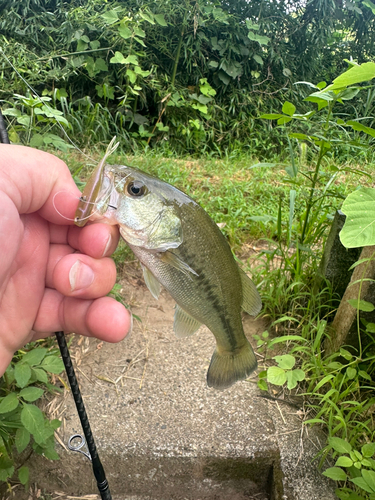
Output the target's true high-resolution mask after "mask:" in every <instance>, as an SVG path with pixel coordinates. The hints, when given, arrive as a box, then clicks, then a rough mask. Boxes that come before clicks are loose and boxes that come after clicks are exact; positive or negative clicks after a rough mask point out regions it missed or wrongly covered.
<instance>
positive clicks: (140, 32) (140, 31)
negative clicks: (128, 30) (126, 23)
mask: <svg viewBox="0 0 375 500" xmlns="http://www.w3.org/2000/svg"><path fill="white" fill-rule="evenodd" d="M133 29H134V33H135V34H136V35H137V36H140V37H141V38H144V37H145V36H146V32H145V31H143V29H142V28H139V27H138V26H134V28H133Z"/></svg>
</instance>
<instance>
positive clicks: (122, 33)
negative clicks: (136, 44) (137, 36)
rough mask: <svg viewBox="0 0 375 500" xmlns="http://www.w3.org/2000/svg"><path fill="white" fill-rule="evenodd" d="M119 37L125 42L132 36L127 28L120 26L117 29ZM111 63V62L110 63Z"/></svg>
mask: <svg viewBox="0 0 375 500" xmlns="http://www.w3.org/2000/svg"><path fill="white" fill-rule="evenodd" d="M118 32H119V35H120V36H121V37H122V38H124V39H125V40H127V39H128V38H130V37H131V36H132V32H131V30H130V29H129V28H128V27H127V26H120V27H119V29H118ZM111 62H112V61H111Z"/></svg>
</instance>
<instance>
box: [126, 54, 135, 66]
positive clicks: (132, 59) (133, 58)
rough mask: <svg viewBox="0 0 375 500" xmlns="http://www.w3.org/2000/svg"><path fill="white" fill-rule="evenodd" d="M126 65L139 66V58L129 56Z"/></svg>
mask: <svg viewBox="0 0 375 500" xmlns="http://www.w3.org/2000/svg"><path fill="white" fill-rule="evenodd" d="M124 64H138V57H137V56H133V55H129V56H128V57H127V58H126V59H124Z"/></svg>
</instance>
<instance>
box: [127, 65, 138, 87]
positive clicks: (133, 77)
mask: <svg viewBox="0 0 375 500" xmlns="http://www.w3.org/2000/svg"><path fill="white" fill-rule="evenodd" d="M126 75H127V76H128V77H129V81H130V83H135V82H136V81H137V75H136V74H135V73H134V71H132V70H131V69H129V68H128V69H127V70H126Z"/></svg>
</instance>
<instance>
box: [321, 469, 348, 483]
mask: <svg viewBox="0 0 375 500" xmlns="http://www.w3.org/2000/svg"><path fill="white" fill-rule="evenodd" d="M323 476H326V477H329V478H330V479H333V480H334V481H346V478H347V475H346V473H345V472H344V471H343V470H342V469H340V468H339V467H330V468H329V469H326V470H325V471H324V472H323Z"/></svg>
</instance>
